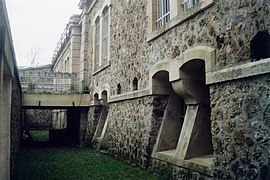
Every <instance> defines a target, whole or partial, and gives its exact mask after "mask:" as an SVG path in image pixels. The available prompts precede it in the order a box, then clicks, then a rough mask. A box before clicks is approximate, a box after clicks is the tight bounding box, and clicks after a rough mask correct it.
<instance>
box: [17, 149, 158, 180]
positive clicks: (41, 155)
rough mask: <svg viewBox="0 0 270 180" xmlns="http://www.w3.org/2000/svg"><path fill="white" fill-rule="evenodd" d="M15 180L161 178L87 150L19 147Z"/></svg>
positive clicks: (152, 179)
mask: <svg viewBox="0 0 270 180" xmlns="http://www.w3.org/2000/svg"><path fill="white" fill-rule="evenodd" d="M13 179H15V180H32V179H33V180H43V179H44V180H45V179H46V180H88V179H90V180H92V179H93V180H95V179H98V180H99V179H101V180H102V179H104V180H107V179H127V180H128V179H134V180H135V179H136V180H137V179H142V180H145V179H147V180H158V179H162V178H161V177H160V176H158V175H156V174H151V173H149V172H147V171H145V170H142V169H140V168H137V167H133V166H130V165H128V164H126V163H125V162H123V161H119V160H116V159H114V158H112V157H111V156H109V155H105V154H101V153H99V152H96V151H94V150H91V149H89V148H48V147H47V148H33V147H32V148H29V147H27V148H26V147H24V148H21V151H20V153H19V158H18V164H17V168H16V171H15V176H14V178H13Z"/></svg>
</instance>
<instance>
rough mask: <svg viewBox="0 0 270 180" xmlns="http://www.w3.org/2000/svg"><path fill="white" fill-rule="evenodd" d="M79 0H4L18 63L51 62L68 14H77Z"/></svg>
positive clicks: (78, 11) (39, 63)
mask: <svg viewBox="0 0 270 180" xmlns="http://www.w3.org/2000/svg"><path fill="white" fill-rule="evenodd" d="M79 1H80V0H6V4H7V9H8V15H9V21H10V25H11V32H12V36H13V43H14V47H15V53H16V59H17V64H18V66H29V65H30V61H31V60H30V58H31V56H32V55H31V54H32V53H31V51H32V50H33V51H37V52H38V56H37V58H36V64H38V65H45V64H50V63H51V58H52V55H53V51H54V49H55V47H56V44H57V42H58V41H59V39H60V36H61V34H62V33H63V31H64V29H65V27H66V24H67V23H68V21H69V17H70V16H71V15H72V14H80V12H81V11H80V10H79V8H78V4H79Z"/></svg>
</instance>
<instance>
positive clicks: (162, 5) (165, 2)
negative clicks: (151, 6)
mask: <svg viewBox="0 0 270 180" xmlns="http://www.w3.org/2000/svg"><path fill="white" fill-rule="evenodd" d="M157 15H158V19H157V21H156V25H157V27H161V26H164V25H165V23H167V22H168V21H169V20H170V1H169V0H158V5H157Z"/></svg>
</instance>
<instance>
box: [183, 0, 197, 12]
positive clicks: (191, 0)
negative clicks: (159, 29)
mask: <svg viewBox="0 0 270 180" xmlns="http://www.w3.org/2000/svg"><path fill="white" fill-rule="evenodd" d="M198 2H199V0H183V8H184V11H185V12H187V11H188V10H189V9H191V8H192V7H193V6H194V5H195V4H197V3H198Z"/></svg>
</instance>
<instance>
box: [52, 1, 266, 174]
mask: <svg viewBox="0 0 270 180" xmlns="http://www.w3.org/2000/svg"><path fill="white" fill-rule="evenodd" d="M79 8H80V9H81V10H82V14H81V15H80V16H76V17H79V18H80V20H79V21H78V30H80V33H79V34H80V40H78V41H76V42H80V53H79V57H80V58H79V59H80V63H79V64H80V65H79V66H80V73H81V82H83V83H82V84H83V86H88V87H89V90H90V93H89V96H90V97H91V98H90V99H91V101H90V102H89V104H90V108H89V111H88V119H87V122H81V130H80V131H81V132H83V133H81V134H83V135H84V137H81V139H83V141H84V143H86V144H94V145H95V147H97V148H98V149H103V150H106V151H107V152H109V153H110V154H113V155H115V156H118V157H120V158H121V159H123V160H125V161H127V162H129V163H131V164H135V165H138V166H140V167H144V168H148V169H151V170H154V171H163V172H165V171H166V172H168V174H170V175H172V176H173V177H175V178H178V179H184V178H188V179H200V178H212V177H213V178H214V179H245V178H252V179H268V178H269V176H270V174H269V172H270V166H269V163H270V161H269V153H270V152H269V149H270V148H269V146H270V138H269V134H270V133H269V131H270V129H269V128H270V125H269V112H270V111H269V109H270V108H269V106H270V101H269V93H270V89H269V78H270V74H269V72H270V70H269V69H270V68H269V67H270V59H269V57H270V35H269V28H270V24H269V23H270V19H269V17H270V16H269V12H270V2H269V1H232V0H228V1H226V2H224V1H221V0H198V1H194V0H183V1H180V0H177V1H173V0H165V1H164V0H163V1H161V0H149V1H145V0H138V1H131V0H127V1H123V0H121V1H111V0H81V1H80V2H79ZM68 47H69V45H67V46H66V48H68ZM70 58H71V61H72V57H71V56H70ZM60 59H61V58H60V57H59V62H60ZM55 62H58V59H56V60H55ZM62 64H63V63H62ZM62 68H63V66H62ZM59 69H60V67H59Z"/></svg>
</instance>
